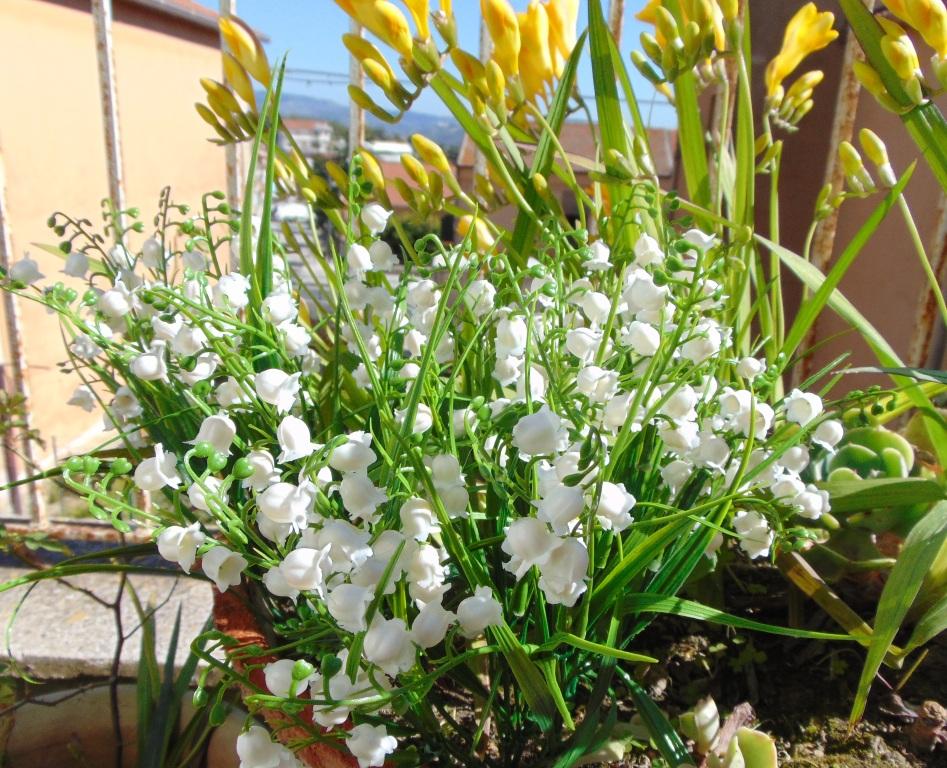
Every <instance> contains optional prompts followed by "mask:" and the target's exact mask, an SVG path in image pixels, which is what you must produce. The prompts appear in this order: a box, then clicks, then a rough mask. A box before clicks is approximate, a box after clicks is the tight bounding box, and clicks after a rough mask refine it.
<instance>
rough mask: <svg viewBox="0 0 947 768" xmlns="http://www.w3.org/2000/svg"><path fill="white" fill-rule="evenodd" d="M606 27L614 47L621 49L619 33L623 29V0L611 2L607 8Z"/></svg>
mask: <svg viewBox="0 0 947 768" xmlns="http://www.w3.org/2000/svg"><path fill="white" fill-rule="evenodd" d="M608 27H609V29H611V31H612V37H614V38H615V45H616V46H618V47H619V48H620V47H621V32H622V29H624V27H625V0H612V2H611V5H610V6H609V8H608Z"/></svg>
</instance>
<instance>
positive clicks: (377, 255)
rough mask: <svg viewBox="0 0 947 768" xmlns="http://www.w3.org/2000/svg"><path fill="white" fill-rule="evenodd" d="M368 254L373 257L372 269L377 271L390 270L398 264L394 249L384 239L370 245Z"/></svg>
mask: <svg viewBox="0 0 947 768" xmlns="http://www.w3.org/2000/svg"><path fill="white" fill-rule="evenodd" d="M368 254H369V256H371V259H372V269H373V270H375V271H377V272H390V271H391V270H393V269H394V268H395V267H397V266H398V259H397V258H396V257H395V253H394V251H392V250H391V246H390V245H388V243H386V242H385V241H384V240H376V241H375V242H374V243H372V244H371V245H370V246H368Z"/></svg>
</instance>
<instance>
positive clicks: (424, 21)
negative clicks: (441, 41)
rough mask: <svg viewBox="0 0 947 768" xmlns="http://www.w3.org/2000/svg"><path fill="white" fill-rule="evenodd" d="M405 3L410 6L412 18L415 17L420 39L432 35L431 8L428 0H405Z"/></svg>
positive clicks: (425, 38)
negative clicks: (430, 23)
mask: <svg viewBox="0 0 947 768" xmlns="http://www.w3.org/2000/svg"><path fill="white" fill-rule="evenodd" d="M404 4H405V5H406V6H408V11H409V12H410V13H411V18H412V19H414V26H415V27H416V28H417V30H418V39H419V40H427V39H428V38H429V37H430V36H431V30H430V27H429V26H428V17H429V16H430V15H431V9H430V6H429V5H428V0H404Z"/></svg>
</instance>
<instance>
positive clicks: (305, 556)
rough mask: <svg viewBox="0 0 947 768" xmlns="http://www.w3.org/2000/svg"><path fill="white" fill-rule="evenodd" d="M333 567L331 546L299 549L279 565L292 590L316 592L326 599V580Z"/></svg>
mask: <svg viewBox="0 0 947 768" xmlns="http://www.w3.org/2000/svg"><path fill="white" fill-rule="evenodd" d="M331 567H332V561H331V560H330V559H329V545H326V546H324V547H323V548H322V549H311V548H309V547H299V548H297V549H294V550H293V551H292V552H290V553H289V554H288V555H286V558H285V559H284V560H283V562H281V563H280V564H279V569H280V572H281V573H282V575H283V579H284V580H285V581H286V584H288V585H289V586H290V587H291V588H292V589H298V590H299V591H300V592H316V593H317V594H318V595H319V596H320V597H325V587H326V582H325V579H326V576H327V575H328V573H329V570H330V569H331Z"/></svg>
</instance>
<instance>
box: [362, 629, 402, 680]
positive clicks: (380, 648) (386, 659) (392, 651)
mask: <svg viewBox="0 0 947 768" xmlns="http://www.w3.org/2000/svg"><path fill="white" fill-rule="evenodd" d="M362 651H363V653H364V654H365V658H366V659H368V661H370V662H371V663H372V664H375V665H376V666H377V667H379V668H380V669H381V670H382V671H383V672H384V673H385V674H387V675H391V676H392V677H394V676H395V675H398V674H400V673H401V672H407V671H408V670H409V669H411V667H413V666H414V658H415V648H414V643H413V642H412V641H411V633H410V632H409V631H408V628H407V626H405V623H404V619H381V618H377V619H375V621H374V622H373V623H372V626H371V627H370V628H369V630H368V632H366V633H365V640H364V643H363V645H362Z"/></svg>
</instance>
